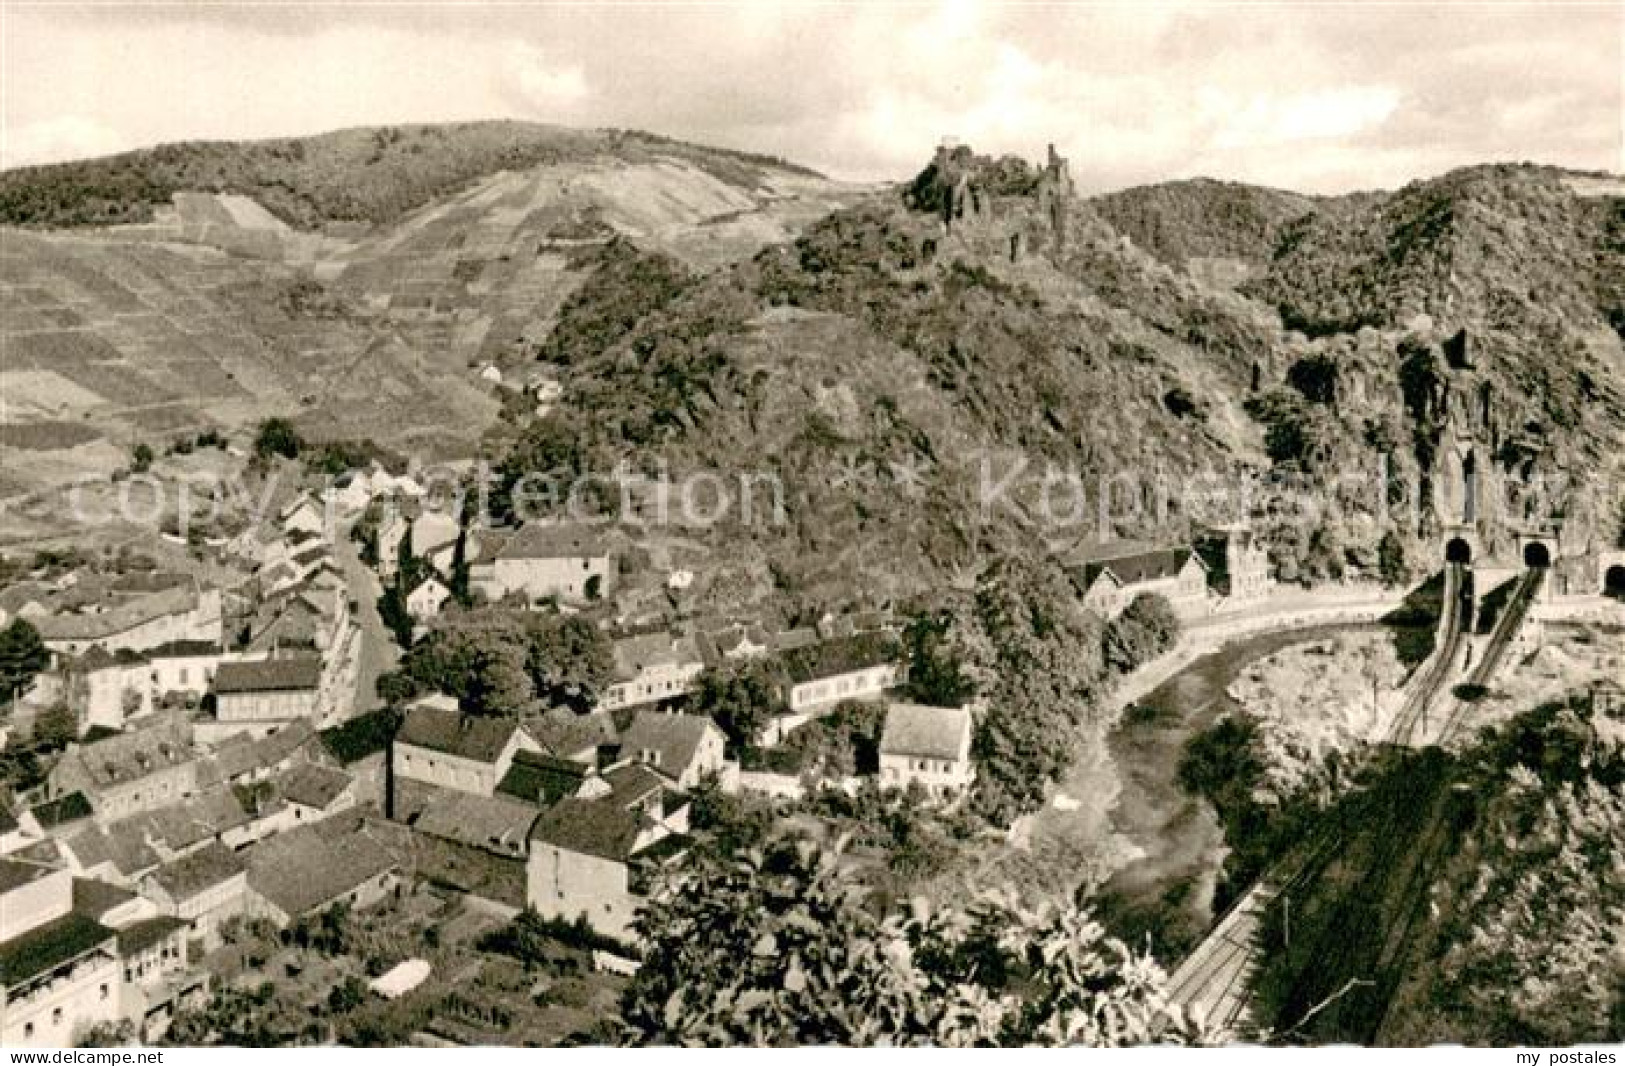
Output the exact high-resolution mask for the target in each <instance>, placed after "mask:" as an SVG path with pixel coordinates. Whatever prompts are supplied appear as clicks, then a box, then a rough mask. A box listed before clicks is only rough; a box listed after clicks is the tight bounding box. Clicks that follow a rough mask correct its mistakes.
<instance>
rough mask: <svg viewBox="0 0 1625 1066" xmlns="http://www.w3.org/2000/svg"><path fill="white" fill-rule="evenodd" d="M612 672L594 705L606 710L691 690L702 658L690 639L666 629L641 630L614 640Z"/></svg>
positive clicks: (676, 695)
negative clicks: (639, 634) (596, 704)
mask: <svg viewBox="0 0 1625 1066" xmlns="http://www.w3.org/2000/svg"><path fill="white" fill-rule="evenodd" d="M612 652H613V655H614V659H615V674H614V678H613V680H612V681H611V682H610V683H609V686H608V687H607V688H605V690H604V696H603V698H602V699H601V700H599V701H598V706H599V707H600V708H601V709H603V710H606V711H613V710H619V709H620V708H622V707H635V706H637V705H639V704H643V703H657V702H659V701H660V700H667V699H675V698H676V697H678V696H683V695H686V694H688V693H690V692H693V691H694V682H695V679H696V678H698V677H699V676H700V674H702V673H703V672H704V671H705V660H704V659H703V658H701V656H700V650H699V648H698V647H697V646H696V645H695V643H694V641H693V640H691V639H689V638H688V637H678V636H673V635H671V634H670V633H645V634H643V635H641V636H635V637H624V638H622V639H621V640H617V641H616V642H615V644H614V646H613V649H612Z"/></svg>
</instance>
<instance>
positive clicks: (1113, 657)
mask: <svg viewBox="0 0 1625 1066" xmlns="http://www.w3.org/2000/svg"><path fill="white" fill-rule="evenodd" d="M1178 640H1179V616H1178V615H1176V614H1175V613H1174V608H1173V605H1172V604H1171V603H1169V602H1168V600H1167V598H1166V597H1164V596H1159V595H1157V594H1156V593H1154V592H1147V593H1141V594H1140V595H1138V596H1136V597H1134V600H1133V601H1132V602H1131V603H1130V604H1129V605H1128V606H1127V607H1125V608H1124V609H1123V613H1122V614H1120V615H1118V616H1117V617H1116V618H1114V619H1112V620H1111V621H1110V622H1109V623H1107V625H1106V629H1105V632H1104V633H1103V634H1102V635H1101V652H1102V654H1103V655H1104V657H1105V659H1106V665H1107V666H1109V667H1111V668H1112V669H1114V670H1116V671H1117V672H1118V673H1120V674H1127V673H1131V672H1133V671H1135V670H1138V669H1139V668H1140V667H1142V666H1144V665H1145V664H1146V663H1148V662H1150V661H1151V660H1152V659H1155V658H1157V657H1158V656H1159V655H1162V654H1163V653H1164V652H1166V651H1168V650H1169V649H1170V648H1172V647H1173V646H1174V644H1175V643H1176V642H1177V641H1178Z"/></svg>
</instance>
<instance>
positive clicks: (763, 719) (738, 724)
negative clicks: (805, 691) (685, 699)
mask: <svg viewBox="0 0 1625 1066" xmlns="http://www.w3.org/2000/svg"><path fill="white" fill-rule="evenodd" d="M779 691H780V690H779V685H778V683H777V679H776V678H775V677H774V676H773V675H772V673H771V667H769V666H768V665H767V664H766V663H761V662H746V663H736V664H729V665H726V666H720V667H714V668H710V669H707V670H706V671H705V672H704V673H702V674H701V675H700V677H699V683H698V688H697V691H696V692H695V694H694V710H695V713H696V714H703V715H708V716H709V717H710V718H711V719H712V720H713V721H715V722H716V723H717V726H718V727H719V728H720V729H721V730H722V731H723V733H725V734H727V737H728V747H729V749H730V750H731V751H734V752H737V751H739V750H740V749H741V748H748V747H752V746H754V745H755V744H756V741H757V739H758V738H759V737H760V736H761V733H762V730H763V729H764V728H765V727H766V726H767V724H768V723H769V722H770V721H772V720H773V716H774V715H776V714H778V713H779V711H780V710H781V709H783V706H784V701H783V699H782V698H781V697H780V695H779Z"/></svg>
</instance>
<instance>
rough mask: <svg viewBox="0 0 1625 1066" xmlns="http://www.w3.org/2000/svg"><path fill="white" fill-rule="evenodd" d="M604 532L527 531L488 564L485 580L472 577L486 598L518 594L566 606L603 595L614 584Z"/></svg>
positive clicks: (534, 525)
mask: <svg viewBox="0 0 1625 1066" xmlns="http://www.w3.org/2000/svg"><path fill="white" fill-rule="evenodd" d="M602 538H603V531H602V530H599V529H595V528H593V527H588V526H580V525H543V524H538V523H532V524H531V525H527V526H525V527H524V528H523V529H521V530H520V531H519V533H518V534H517V535H515V536H514V537H513V538H512V539H510V540H509V541H508V542H507V544H505V545H504V546H503V547H502V549H501V550H500V551H499V552H498V553H497V554H496V557H495V559H493V560H492V562H491V564H490V571H489V577H488V579H486V580H482V578H485V574H484V572H483V571H482V572H481V574H479V575H475V574H474V573H473V572H472V571H471V573H470V579H471V581H475V582H479V583H480V585H481V587H482V591H483V592H484V593H485V596H486V598H487V599H491V600H500V599H501V598H502V597H504V596H506V595H509V594H511V593H520V594H522V595H523V596H524V597H525V599H526V600H528V601H530V602H532V603H535V602H537V601H539V600H545V599H548V598H549V597H557V598H558V599H560V600H564V601H566V602H582V601H586V600H597V599H601V598H603V597H605V596H607V595H608V594H609V593H610V591H611V589H610V586H611V584H612V582H613V567H612V556H611V555H610V552H609V550H608V549H607V548H606V547H605V546H604V544H603V539H602Z"/></svg>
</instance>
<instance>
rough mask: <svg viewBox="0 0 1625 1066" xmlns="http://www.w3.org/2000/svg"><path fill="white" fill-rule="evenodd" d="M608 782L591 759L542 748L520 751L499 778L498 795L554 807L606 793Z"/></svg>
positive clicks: (536, 804) (537, 806) (536, 805)
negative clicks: (555, 753) (555, 752)
mask: <svg viewBox="0 0 1625 1066" xmlns="http://www.w3.org/2000/svg"><path fill="white" fill-rule="evenodd" d="M609 790H610V789H609V785H608V784H607V783H606V782H605V781H604V779H603V778H602V777H601V776H600V775H599V773H598V767H597V765H596V764H595V763H594V762H593V761H592V760H588V761H586V762H580V761H577V760H572V759H566V758H561V757H560V756H557V755H550V754H547V753H546V752H539V751H517V752H515V753H514V756H513V765H512V766H510V767H508V772H507V773H506V774H504V775H503V776H502V780H501V781H498V782H497V795H499V796H508V797H511V798H513V799H517V800H522V801H524V802H525V803H528V804H530V805H531V806H532V807H534V808H541V807H551V806H552V805H553V804H555V803H557V802H558V801H559V800H562V799H570V798H572V797H575V798H581V799H591V798H593V797H595V796H601V795H606V794H607V793H608V792H609Z"/></svg>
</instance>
